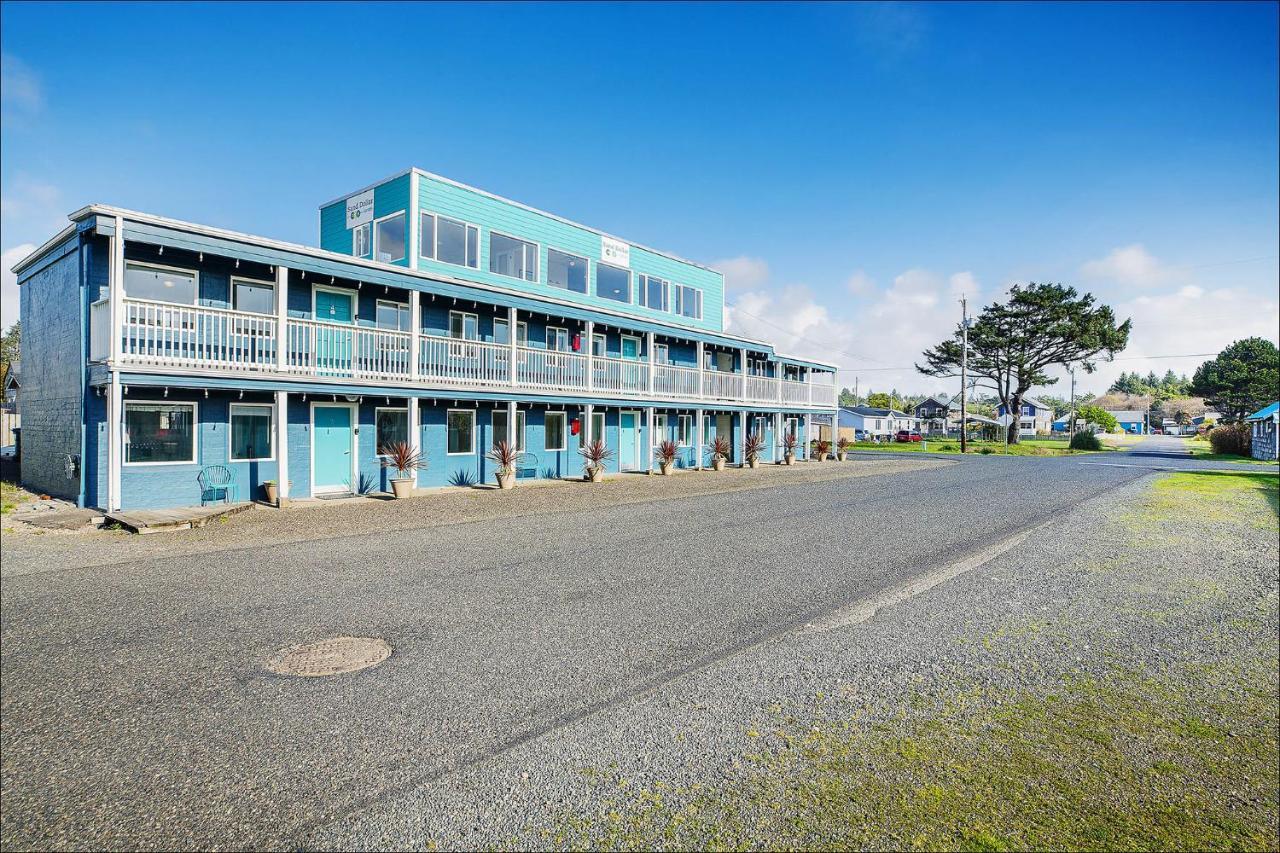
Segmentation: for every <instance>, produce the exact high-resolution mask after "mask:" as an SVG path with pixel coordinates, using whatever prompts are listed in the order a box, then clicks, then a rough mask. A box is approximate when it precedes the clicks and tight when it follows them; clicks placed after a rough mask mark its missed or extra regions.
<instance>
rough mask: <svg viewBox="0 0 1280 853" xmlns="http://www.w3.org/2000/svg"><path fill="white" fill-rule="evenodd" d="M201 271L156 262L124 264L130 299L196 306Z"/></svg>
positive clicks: (127, 291)
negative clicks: (156, 263)
mask: <svg viewBox="0 0 1280 853" xmlns="http://www.w3.org/2000/svg"><path fill="white" fill-rule="evenodd" d="M198 281H199V274H198V273H196V272H195V271H194V270H181V269H175V268H173V267H162V266H157V265H155V264H138V263H128V264H125V265H124V292H125V294H126V295H128V296H129V297H130V298H131V299H149V300H151V301H153V302H175V303H177V304H179V305H195V304H196V296H197V292H198V290H199V288H198V286H197V282H198Z"/></svg>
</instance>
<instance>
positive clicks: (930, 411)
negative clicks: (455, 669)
mask: <svg viewBox="0 0 1280 853" xmlns="http://www.w3.org/2000/svg"><path fill="white" fill-rule="evenodd" d="M953 411H957V412H958V411H959V406H956V407H955V409H954V410H953V408H952V404H950V403H947V402H943V401H942V400H939V399H938V398H937V397H929V398H928V399H925V400H921V401H920V402H919V403H917V404H916V407H915V408H914V409H912V410H911V413H912V414H913V415H915V417H916V421H917V422H918V423H919V424H920V432H921V433H924V434H926V435H935V434H937V433H945V432H946V431H947V430H949V429H950V428H951V427H952V412H953ZM956 423H957V424H958V423H959V422H958V421H957V422H956Z"/></svg>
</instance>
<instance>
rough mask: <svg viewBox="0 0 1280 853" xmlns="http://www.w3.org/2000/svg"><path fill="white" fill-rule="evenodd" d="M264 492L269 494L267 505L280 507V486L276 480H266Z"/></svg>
mask: <svg viewBox="0 0 1280 853" xmlns="http://www.w3.org/2000/svg"><path fill="white" fill-rule="evenodd" d="M262 490H263V491H264V492H266V493H267V503H269V504H271V505H272V506H279V505H280V486H279V485H278V484H277V483H276V481H275V480H264V481H263V483H262Z"/></svg>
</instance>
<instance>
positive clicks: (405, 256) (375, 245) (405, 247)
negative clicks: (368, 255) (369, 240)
mask: <svg viewBox="0 0 1280 853" xmlns="http://www.w3.org/2000/svg"><path fill="white" fill-rule="evenodd" d="M397 216H403V217H404V218H405V223H404V245H403V246H402V247H401V248H402V249H403V250H404V254H402V255H401V256H400V257H398V258H394V259H392V260H389V261H379V260H378V224H379V223H381V222H386V221H387V220H388V219H395V218H396V217H397ZM372 225H373V259H374V261H376V262H377V263H380V264H385V265H387V266H391V267H398V266H400V261H403V260H407V259H408V257H409V245H408V243H409V214H408V213H407V212H406V211H405V210H404V209H401V210H397V211H395V212H394V213H388V214H387V215H386V216H379V217H377V218H376V219H374V220H373V222H372ZM401 269H404V267H401Z"/></svg>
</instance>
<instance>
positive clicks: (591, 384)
mask: <svg viewBox="0 0 1280 853" xmlns="http://www.w3.org/2000/svg"><path fill="white" fill-rule="evenodd" d="M595 332H596V324H595V323H594V322H592V321H591V320H588V321H587V331H586V335H587V341H586V344H587V390H588V391H591V390H592V389H594V388H595V384H596V370H595V361H596V355H595V346H594V345H593V344H592V339H593V338H594V337H595ZM587 408H588V410H589V409H590V408H591V407H590V406H588V407H587ZM587 420H588V421H590V418H588V419H587ZM589 434H590V433H588V435H589Z"/></svg>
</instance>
